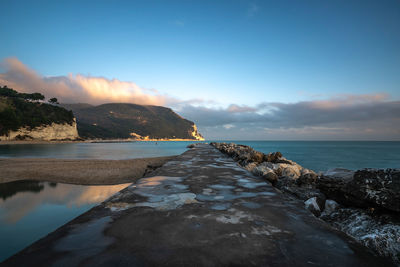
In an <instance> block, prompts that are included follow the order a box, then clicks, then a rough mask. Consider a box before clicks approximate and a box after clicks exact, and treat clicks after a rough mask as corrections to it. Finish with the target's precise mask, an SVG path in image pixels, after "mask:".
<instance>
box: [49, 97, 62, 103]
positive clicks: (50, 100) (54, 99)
mask: <svg viewBox="0 0 400 267" xmlns="http://www.w3.org/2000/svg"><path fill="white" fill-rule="evenodd" d="M49 103H50V104H57V105H58V104H60V103H58V100H57V98H55V97H53V98H50V99H49Z"/></svg>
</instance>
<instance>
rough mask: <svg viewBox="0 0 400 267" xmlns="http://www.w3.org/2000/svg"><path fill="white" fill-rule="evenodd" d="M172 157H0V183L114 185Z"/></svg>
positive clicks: (127, 180)
mask: <svg viewBox="0 0 400 267" xmlns="http://www.w3.org/2000/svg"><path fill="white" fill-rule="evenodd" d="M173 158H175V156H169V157H156V158H139V159H128V160H83V159H37V158H35V159H31V158H18V159H0V170H1V172H0V183H5V182H11V181H17V180H37V181H49V182H59V183H69V184H82V185H114V184H121V183H129V182H134V181H136V180H137V179H139V178H141V177H143V175H145V174H146V173H148V172H149V171H151V170H153V169H155V168H158V167H160V166H162V165H163V164H164V163H166V162H167V161H169V160H171V159H173Z"/></svg>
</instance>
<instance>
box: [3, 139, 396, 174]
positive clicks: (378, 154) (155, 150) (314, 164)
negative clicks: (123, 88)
mask: <svg viewBox="0 0 400 267" xmlns="http://www.w3.org/2000/svg"><path fill="white" fill-rule="evenodd" d="M229 142H235V143H239V144H244V145H249V146H252V147H253V148H255V149H256V150H259V151H261V152H264V153H269V152H275V151H280V152H282V154H283V156H284V157H286V158H288V159H290V160H294V161H296V162H297V163H299V164H300V165H302V166H304V167H306V168H309V169H312V170H314V171H326V170H328V169H330V168H336V167H341V168H347V169H353V170H355V169H361V168H400V142H353V141H345V142H344V141H329V142H328V141H316V142H311V141H310V142H309V141H229ZM191 143H192V142H132V143H77V144H42V145H0V157H19V158H21V157H41V158H80V159H130V158H141V157H160V156H169V155H178V154H181V153H183V152H184V151H186V146H187V145H188V144H191Z"/></svg>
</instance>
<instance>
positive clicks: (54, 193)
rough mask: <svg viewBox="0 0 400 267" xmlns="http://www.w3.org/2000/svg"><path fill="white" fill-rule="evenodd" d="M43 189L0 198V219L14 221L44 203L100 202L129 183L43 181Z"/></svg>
mask: <svg viewBox="0 0 400 267" xmlns="http://www.w3.org/2000/svg"><path fill="white" fill-rule="evenodd" d="M43 185H44V189H43V190H42V191H40V192H39V193H37V192H18V193H17V194H16V195H14V196H12V197H10V198H7V199H5V200H3V199H1V198H0V214H5V216H4V217H0V219H2V220H4V221H5V222H7V223H16V222H18V221H19V220H21V219H22V218H23V217H24V216H26V215H27V214H29V213H30V212H31V211H33V210H35V209H36V208H38V207H39V206H40V205H44V204H57V205H67V206H81V205H86V204H96V203H100V202H102V201H104V200H106V199H107V198H109V197H110V196H112V195H113V194H115V193H116V192H118V191H120V190H122V189H123V188H125V187H127V186H128V185H129V184H119V185H107V186H102V185H98V186H78V185H71V184H60V183H59V184H57V185H56V186H55V187H51V186H49V185H48V183H43Z"/></svg>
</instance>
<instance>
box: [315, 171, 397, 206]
mask: <svg viewBox="0 0 400 267" xmlns="http://www.w3.org/2000/svg"><path fill="white" fill-rule="evenodd" d="M318 188H319V189H320V190H321V191H322V192H324V194H325V195H326V196H327V197H329V198H333V199H335V200H336V201H338V202H340V203H342V204H344V205H350V206H354V207H360V208H375V209H386V210H390V211H396V212H400V170H399V169H386V170H376V169H363V170H358V171H355V172H352V171H348V170H343V169H339V170H331V171H328V172H326V173H324V174H323V175H321V177H320V178H319V180H318Z"/></svg>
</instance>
